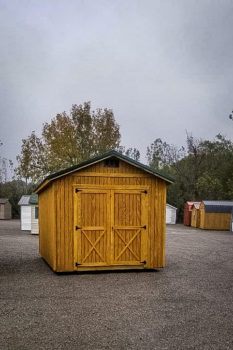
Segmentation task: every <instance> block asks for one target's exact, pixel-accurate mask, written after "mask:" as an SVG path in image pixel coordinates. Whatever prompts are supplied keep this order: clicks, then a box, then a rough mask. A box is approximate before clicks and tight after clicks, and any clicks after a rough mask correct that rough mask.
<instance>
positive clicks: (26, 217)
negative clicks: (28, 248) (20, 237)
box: [18, 195, 32, 231]
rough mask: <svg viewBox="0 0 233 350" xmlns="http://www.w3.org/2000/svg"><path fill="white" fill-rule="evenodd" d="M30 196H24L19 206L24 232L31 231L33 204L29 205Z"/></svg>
mask: <svg viewBox="0 0 233 350" xmlns="http://www.w3.org/2000/svg"><path fill="white" fill-rule="evenodd" d="M29 200H30V195H23V196H22V197H21V198H20V201H19V203H18V205H19V206H20V224H21V230H22V231H31V220H32V214H31V204H30V203H29Z"/></svg>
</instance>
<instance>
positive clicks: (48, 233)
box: [35, 151, 173, 272]
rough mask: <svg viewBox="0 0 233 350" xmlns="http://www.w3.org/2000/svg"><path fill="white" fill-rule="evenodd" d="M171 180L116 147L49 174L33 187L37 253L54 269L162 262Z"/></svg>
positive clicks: (160, 264)
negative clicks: (36, 196) (36, 220)
mask: <svg viewBox="0 0 233 350" xmlns="http://www.w3.org/2000/svg"><path fill="white" fill-rule="evenodd" d="M172 182H173V179H171V178H170V177H168V176H166V175H163V174H161V173H160V172H158V171H155V170H154V169H152V168H149V167H148V166H145V165H143V164H141V163H139V162H136V161H134V160H133V159H131V158H128V157H126V156H124V155H122V154H120V153H118V152H116V151H111V152H108V153H106V154H104V155H102V156H99V157H96V158H94V159H91V160H89V161H86V162H82V163H80V164H78V165H76V166H73V167H71V168H68V169H65V170H63V171H60V172H58V173H56V174H52V175H50V176H48V177H47V178H45V180H44V181H43V182H42V183H41V184H40V185H39V186H38V187H37V189H36V190H35V192H36V193H37V194H38V199H39V241H40V254H41V256H42V257H43V258H44V259H45V260H46V262H47V263H48V264H49V265H50V266H51V267H52V269H53V270H54V271H57V272H65V271H85V270H112V269H147V268H159V267H164V265H165V215H166V187H167V185H168V184H170V183H172Z"/></svg>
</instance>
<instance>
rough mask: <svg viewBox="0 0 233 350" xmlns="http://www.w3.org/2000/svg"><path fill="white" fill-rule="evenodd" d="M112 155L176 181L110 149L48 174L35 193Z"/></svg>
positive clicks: (167, 179) (168, 179) (162, 177)
mask: <svg viewBox="0 0 233 350" xmlns="http://www.w3.org/2000/svg"><path fill="white" fill-rule="evenodd" d="M112 157H116V158H118V159H120V160H122V161H124V162H126V163H128V164H130V165H133V166H135V167H137V168H139V169H141V170H143V171H145V172H147V173H149V174H151V175H153V176H155V177H157V178H160V179H161V180H163V181H165V182H167V183H168V184H171V183H173V182H174V179H173V178H171V177H170V176H167V175H164V174H162V173H161V172H159V171H157V170H155V169H153V168H150V167H149V166H147V165H144V164H142V163H140V162H138V161H136V160H134V159H132V158H129V157H127V156H125V155H123V154H121V153H119V152H117V151H110V152H108V153H105V154H103V155H100V156H98V157H95V158H92V159H90V160H87V161H84V162H82V163H79V164H77V165H74V166H72V167H70V168H67V169H64V170H61V171H59V172H57V173H54V174H51V175H48V176H47V177H46V178H45V179H44V180H43V181H42V182H41V183H40V184H39V185H38V187H37V188H36V189H35V190H34V193H37V194H38V193H40V192H41V191H42V190H44V189H45V188H46V187H47V186H48V185H49V184H50V183H51V181H54V180H56V179H58V178H60V177H63V176H65V175H69V174H72V173H74V172H76V171H79V170H82V169H84V168H87V167H89V166H90V165H93V164H96V163H99V162H101V161H103V160H105V159H108V158H112Z"/></svg>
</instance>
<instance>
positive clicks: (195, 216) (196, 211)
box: [191, 202, 201, 227]
mask: <svg viewBox="0 0 233 350" xmlns="http://www.w3.org/2000/svg"><path fill="white" fill-rule="evenodd" d="M200 204H201V202H196V203H194V204H193V205H192V213H191V226H192V227H200Z"/></svg>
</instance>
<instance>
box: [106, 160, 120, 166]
mask: <svg viewBox="0 0 233 350" xmlns="http://www.w3.org/2000/svg"><path fill="white" fill-rule="evenodd" d="M104 166H105V167H106V168H119V159H113V158H110V159H105V161H104Z"/></svg>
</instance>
